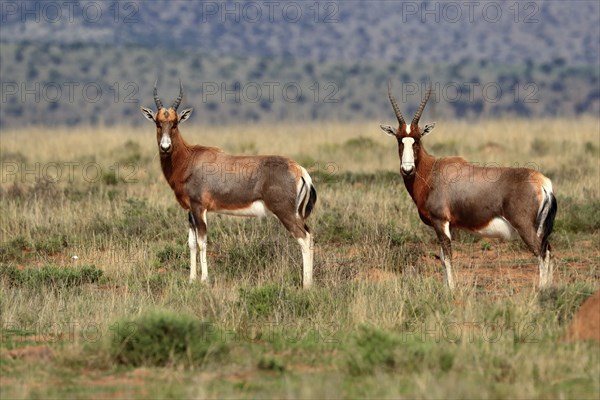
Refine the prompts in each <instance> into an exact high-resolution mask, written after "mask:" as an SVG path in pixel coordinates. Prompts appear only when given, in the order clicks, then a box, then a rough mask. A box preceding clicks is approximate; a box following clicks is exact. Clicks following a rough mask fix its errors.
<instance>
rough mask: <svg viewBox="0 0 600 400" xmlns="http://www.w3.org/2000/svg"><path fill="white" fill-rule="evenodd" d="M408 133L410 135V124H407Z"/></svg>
mask: <svg viewBox="0 0 600 400" xmlns="http://www.w3.org/2000/svg"><path fill="white" fill-rule="evenodd" d="M406 134H407V135H410V125H406Z"/></svg>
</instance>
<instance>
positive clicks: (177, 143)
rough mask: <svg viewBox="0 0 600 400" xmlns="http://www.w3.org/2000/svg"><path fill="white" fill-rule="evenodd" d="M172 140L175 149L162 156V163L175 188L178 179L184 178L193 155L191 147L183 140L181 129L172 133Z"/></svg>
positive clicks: (169, 180) (166, 176)
mask: <svg viewBox="0 0 600 400" xmlns="http://www.w3.org/2000/svg"><path fill="white" fill-rule="evenodd" d="M171 140H172V146H173V151H172V152H171V154H169V155H167V156H161V158H160V165H161V167H162V171H163V174H164V175H165V178H166V179H167V182H169V185H170V186H171V187H172V188H173V187H174V186H175V184H176V181H180V180H181V178H184V175H185V174H184V171H185V170H186V169H187V166H188V160H189V158H190V155H191V147H190V146H189V145H188V144H187V143H186V142H185V141H184V140H183V138H182V137H181V134H180V133H179V130H177V132H174V134H173V135H171Z"/></svg>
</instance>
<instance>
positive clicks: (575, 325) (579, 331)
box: [563, 290, 600, 343]
mask: <svg viewBox="0 0 600 400" xmlns="http://www.w3.org/2000/svg"><path fill="white" fill-rule="evenodd" d="M563 339H564V340H567V341H575V340H595V341H597V342H598V343H600V290H597V291H596V293H594V294H593V295H592V296H591V297H589V298H588V299H587V300H586V301H585V302H584V303H583V304H582V305H581V307H580V308H579V311H577V314H575V317H574V318H573V320H572V321H571V324H570V325H569V328H568V329H567V333H566V335H565V337H564V338H563Z"/></svg>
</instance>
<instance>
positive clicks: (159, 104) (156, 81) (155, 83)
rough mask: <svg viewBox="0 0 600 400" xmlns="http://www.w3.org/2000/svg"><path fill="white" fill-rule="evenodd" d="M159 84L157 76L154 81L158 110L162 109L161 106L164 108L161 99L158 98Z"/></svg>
mask: <svg viewBox="0 0 600 400" xmlns="http://www.w3.org/2000/svg"><path fill="white" fill-rule="evenodd" d="M157 84H158V78H156V80H155V81H154V103H156V110H157V111H158V110H160V109H161V108H163V105H162V102H161V101H160V99H159V98H158V89H157V88H156V85H157Z"/></svg>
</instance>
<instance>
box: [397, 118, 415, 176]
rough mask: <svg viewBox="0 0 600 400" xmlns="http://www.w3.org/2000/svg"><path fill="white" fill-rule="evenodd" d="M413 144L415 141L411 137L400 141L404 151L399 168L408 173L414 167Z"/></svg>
mask: <svg viewBox="0 0 600 400" xmlns="http://www.w3.org/2000/svg"><path fill="white" fill-rule="evenodd" d="M409 129H410V128H409ZM414 143H415V139H413V138H411V137H405V138H403V139H402V144H403V145H404V150H403V151H402V162H401V164H400V167H401V168H402V169H403V170H405V171H410V170H411V169H413V168H414V167H415V154H414V152H413V144H414Z"/></svg>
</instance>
